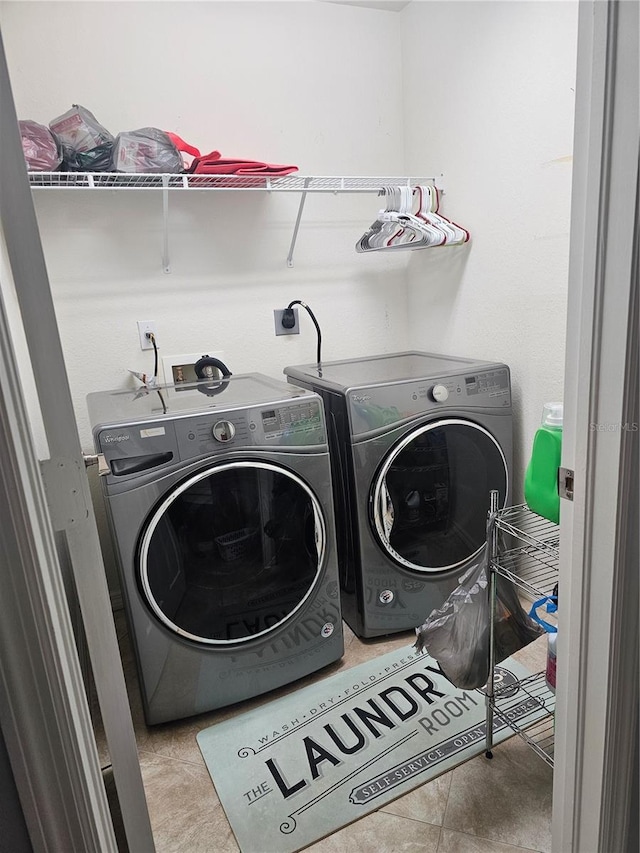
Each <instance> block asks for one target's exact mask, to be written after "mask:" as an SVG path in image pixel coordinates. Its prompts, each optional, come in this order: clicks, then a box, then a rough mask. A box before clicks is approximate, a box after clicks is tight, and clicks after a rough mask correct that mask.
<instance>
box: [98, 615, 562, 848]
mask: <svg viewBox="0 0 640 853" xmlns="http://www.w3.org/2000/svg"><path fill="white" fill-rule="evenodd" d="M115 621H116V629H117V632H118V639H119V642H120V648H121V653H122V659H123V664H124V672H125V678H126V682H127V689H128V692H129V701H130V705H131V712H132V716H133V723H134V728H135V733H136V740H137V745H138V754H139V758H140V766H141V768H142V778H143V782H144V787H145V792H146V796H147V803H148V808H149V815H150V819H151V825H152V828H153V834H154V839H155V844H156V850H157V853H238V849H239V848H238V845H237V844H236V841H235V838H234V835H233V832H232V830H231V827H230V826H229V823H228V821H227V819H226V816H225V813H224V811H223V809H222V806H221V805H220V803H219V801H218V798H217V796H216V792H215V788H214V786H213V783H212V782H211V778H210V776H209V773H208V772H207V769H206V766H205V764H204V761H203V759H202V756H201V753H200V750H199V749H198V745H197V743H196V734H197V733H198V732H199V731H200V730H201V729H204V728H207V727H208V726H210V725H212V724H214V723H216V722H219V721H220V720H223V719H228V718H229V717H232V716H233V715H234V714H239V713H243V712H244V711H247V710H249V709H250V708H254V707H258V706H259V705H261V704H263V703H265V702H268V701H270V700H271V699H274V698H277V697H278V696H281V695H284V694H285V693H289V692H291V691H292V690H296V689H299V688H300V687H302V686H304V685H306V684H308V683H310V682H311V681H314V680H317V679H321V678H326V677H327V676H329V675H333V674H334V673H336V672H338V671H339V670H341V669H346V668H349V667H352V666H355V665H357V664H359V663H363V662H364V661H368V660H370V659H371V658H374V657H376V656H379V655H382V654H385V653H386V652H388V651H391V650H393V649H396V648H401V647H403V646H407V645H410V644H411V643H413V639H414V637H413V633H407V634H401V635H396V636H392V637H385V638H381V639H376V640H361V639H360V638H358V637H356V636H355V635H354V634H353V633H352V632H351V630H350V629H349V628H348V627H347V626H346V625H345V655H344V657H343V658H342V660H340V661H338V662H336V663H335V664H331V665H330V666H328V667H326V668H325V669H323V670H322V671H321V672H319V673H315V674H314V675H311V676H308V677H307V678H304V679H302V680H301V681H299V682H297V683H296V684H295V685H288V686H287V687H285V688H281V689H279V690H276V691H273V692H272V693H270V694H269V695H268V696H261V697H257V698H255V699H252V700H248V701H246V702H242V703H240V704H238V705H236V706H233V707H231V708H225V709H221V710H218V711H214V712H211V713H208V714H202V715H200V716H198V717H193V718H190V719H187V720H181V721H177V722H174V723H166V724H164V725H160V726H153V727H147V726H146V724H145V722H144V717H143V713H142V703H141V699H140V694H139V691H138V684H137V679H136V672H135V663H134V659H133V652H132V649H131V645H130V643H129V636H128V631H127V626H126V621H125V618H124V613H123V611H118V612H116V614H115ZM545 655H546V638H545V637H541V638H540V639H538V640H536V642H535V643H532V644H531V645H530V646H528V647H527V648H525V649H523V650H522V651H520V652H519V653H518V654H517V655H515V657H516V658H517V659H518V660H519V661H520V662H521V663H522V664H524V665H525V666H526V667H527V668H528V669H530V670H531V671H532V672H535V671H539V670H540V669H542V668H544V662H545ZM92 705H93V707H94V711H95V729H96V737H97V740H98V746H99V752H100V759H101V761H102V763H103V765H104V764H108V761H109V758H108V752H107V749H106V745H105V740H104V735H103V733H102V728H101V724H100V720H99V712H98V711H97V709H96V703H95V702H93V703H92ZM551 795H552V770H551V768H549V767H548V766H547V765H546V764H545V763H544V762H543V761H542V760H541V759H540V758H539V757H537V756H536V755H535V754H534V753H533V752H532V751H531V750H530V749H529V747H528V746H527V745H526V744H525V743H524V742H523V741H522V740H521V739H520V738H519V737H517V736H516V737H512V738H510V739H508V740H507V741H504V742H503V743H501V744H499V745H498V746H497V747H495V749H494V758H493V760H492V761H487V759H486V758H485V757H484V755H479V756H478V757H476V758H474V759H472V760H471V761H468V762H466V763H465V764H462V765H460V766H459V767H456V768H455V769H453V770H451V771H449V772H448V773H445V774H443V775H442V776H439V777H438V778H436V779H434V780H432V781H431V782H428V783H426V784H425V785H423V786H422V787H419V788H416V789H415V790H414V791H412V792H410V793H409V794H406V795H404V796H403V797H400V798H399V799H397V800H395V801H393V802H391V803H389V804H388V805H386V806H384V807H382V808H381V809H380V810H379V811H377V812H373V813H372V814H370V815H367V816H366V817H363V818H362V819H361V820H358V821H356V822H355V823H352V824H351V825H350V826H347V827H345V828H344V829H341V830H339V831H338V832H335V833H334V834H332V835H330V836H328V837H326V838H324V839H322V840H321V841H318V842H316V843H315V844H312V845H310V846H309V847H307V848H305V849H306V851H310V853H342V851H349V853H400V851H402V853H412V851H415V853H418V851H419V853H517V851H537V853H549V851H550V850H551V799H552V796H551ZM133 853H135V851H133Z"/></svg>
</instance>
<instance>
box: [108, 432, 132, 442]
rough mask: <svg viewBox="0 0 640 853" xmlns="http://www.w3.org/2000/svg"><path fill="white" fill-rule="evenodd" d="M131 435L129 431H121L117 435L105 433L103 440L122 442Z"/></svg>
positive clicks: (127, 439)
mask: <svg viewBox="0 0 640 853" xmlns="http://www.w3.org/2000/svg"><path fill="white" fill-rule="evenodd" d="M130 438H131V436H130V435H129V433H128V432H119V433H118V434H117V435H105V437H104V439H103V441H104V443H105V444H113V443H114V442H115V443H117V444H120V442H121V441H129V439H130Z"/></svg>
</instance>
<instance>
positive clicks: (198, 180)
mask: <svg viewBox="0 0 640 853" xmlns="http://www.w3.org/2000/svg"><path fill="white" fill-rule="evenodd" d="M27 174H28V176H29V184H30V186H31V188H32V189H34V190H156V191H158V190H159V191H161V192H162V209H163V251H162V268H163V270H164V272H166V273H168V272H171V266H170V264H169V194H170V192H173V191H176V190H177V191H195V190H208V191H224V192H229V191H244V192H246V191H253V192H290V193H300V203H299V206H298V215H297V217H296V221H295V225H294V228H293V237H292V238H291V245H290V247H289V254H288V255H287V266H289V267H292V266H293V251H294V248H295V245H296V240H297V238H298V229H299V228H300V222H301V220H302V211H303V209H304V203H305V200H306V198H307V195H308V193H333V194H334V195H338V194H340V193H376V194H378V195H379V194H381V193H382V191H383V188H384V187H387V186H393V187H398V186H409V187H415V186H420V185H426V184H431V185H433V186H435V187H437V188H438V189H439V190H440V191H441V192H443V191H444V190H443V186H442V175H440V176H439V177H435V176H434V177H415V178H412V177H401V178H399V177H389V176H383V175H377V176H375V177H331V176H324V177H323V176H311V175H308V176H304V175H191V174H187V173H184V174H179V175H173V174H156V175H141V174H124V173H120V172H27Z"/></svg>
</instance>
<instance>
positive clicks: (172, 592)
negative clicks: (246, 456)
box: [138, 462, 326, 645]
mask: <svg viewBox="0 0 640 853" xmlns="http://www.w3.org/2000/svg"><path fill="white" fill-rule="evenodd" d="M325 539H326V527H325V522H324V518H323V515H322V510H321V507H320V505H319V503H318V500H317V499H316V497H315V496H314V494H313V493H312V491H311V490H310V489H309V487H308V486H307V485H306V483H304V481H303V480H301V479H300V478H299V477H297V476H296V475H295V474H292V473H291V472H289V471H287V470H286V469H284V468H280V467H278V466H276V465H271V464H269V463H262V462H232V463H228V464H223V465H218V466H216V467H215V468H208V469H207V470H205V471H202V472H200V473H198V474H197V475H195V476H193V477H191V478H189V479H188V480H187V481H185V482H184V483H182V484H181V485H180V486H178V487H177V488H176V489H174V490H173V491H172V492H170V493H169V495H168V496H167V497H166V498H165V499H164V500H163V501H162V502H161V503H160V504H159V505H158V506H157V507H156V509H155V511H154V512H153V514H152V516H151V518H150V519H149V522H148V524H147V526H146V528H145V530H144V532H143V535H142V538H141V541H140V548H139V563H138V565H139V578H140V583H141V586H142V590H143V594H144V596H145V598H146V600H147V603H148V604H149V606H150V607H151V609H152V610H153V612H154V613H155V614H156V616H157V617H158V618H159V619H160V620H161V621H162V622H163V623H164V624H165V625H166V626H168V627H169V628H170V629H171V630H173V631H175V632H177V633H178V634H180V635H182V636H185V637H188V638H189V639H191V640H194V641H196V642H200V643H208V644H213V645H215V644H229V643H237V642H242V641H247V640H250V639H253V638H255V637H259V636H260V635H262V634H266V633H268V632H269V631H272V630H273V629H274V628H275V627H276V626H278V625H280V624H282V623H283V622H284V621H286V620H287V619H289V618H290V617H291V616H292V614H293V613H295V612H296V611H297V610H298V609H299V608H300V607H301V606H302V604H303V603H304V601H305V600H306V599H307V598H308V596H309V595H310V593H311V590H312V589H313V586H314V584H315V581H316V578H317V577H318V575H319V572H320V569H321V567H322V565H323V560H324V550H325Z"/></svg>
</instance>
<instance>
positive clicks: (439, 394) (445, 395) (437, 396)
mask: <svg viewBox="0 0 640 853" xmlns="http://www.w3.org/2000/svg"><path fill="white" fill-rule="evenodd" d="M431 397H432V399H434V400H435V401H436V403H444V402H445V400H448V399H449V391H448V390H447V387H446V385H434V386H433V388H432V389H431Z"/></svg>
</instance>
